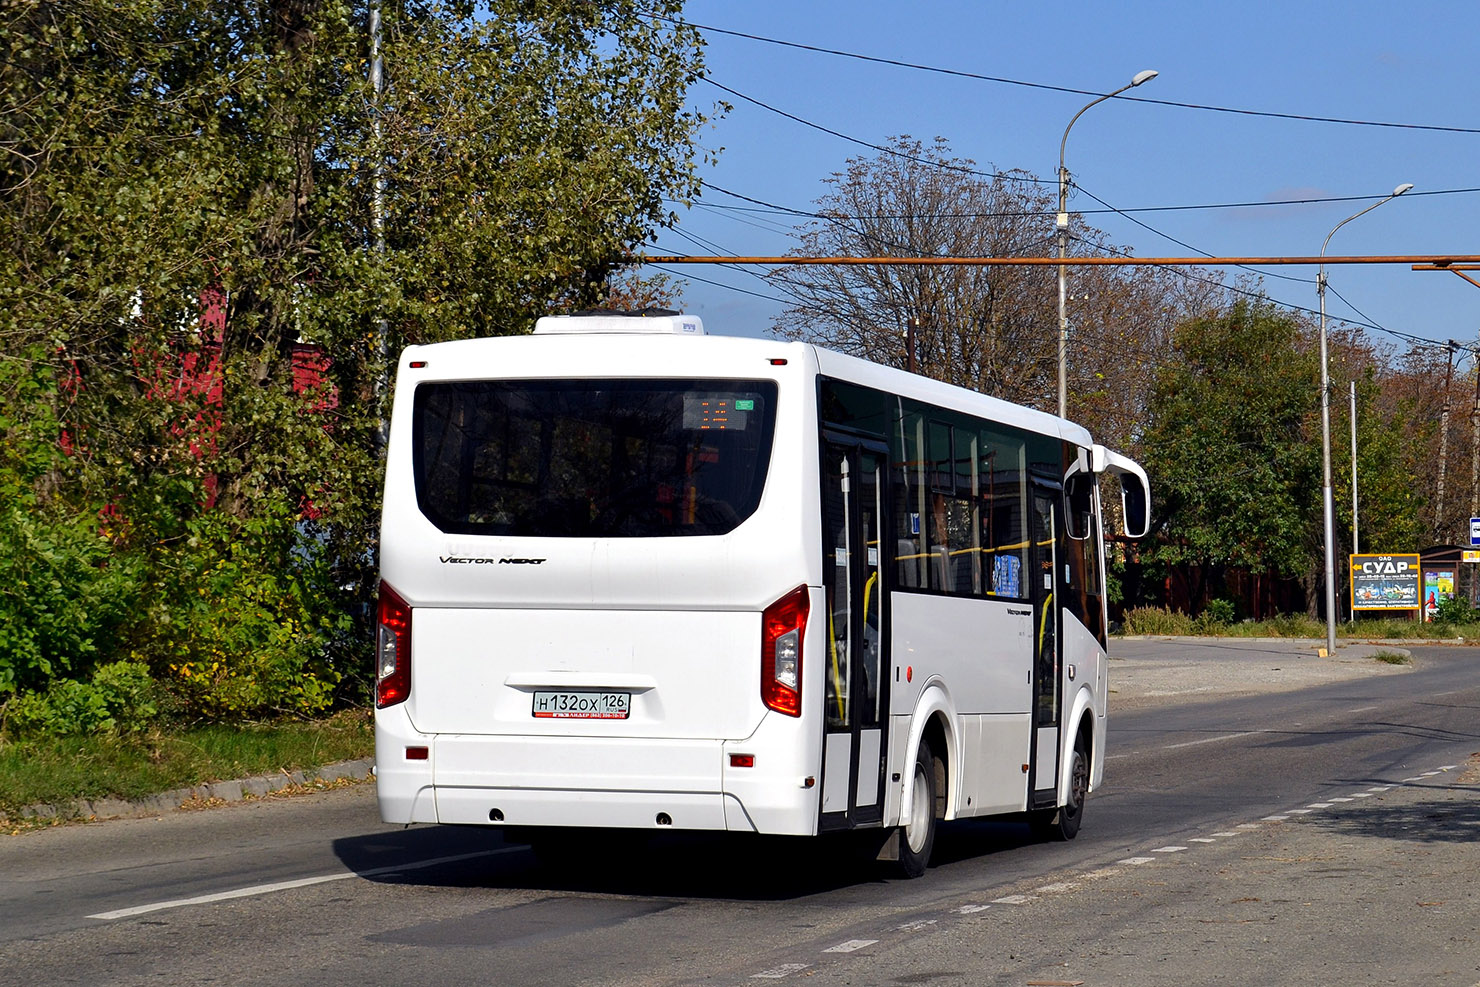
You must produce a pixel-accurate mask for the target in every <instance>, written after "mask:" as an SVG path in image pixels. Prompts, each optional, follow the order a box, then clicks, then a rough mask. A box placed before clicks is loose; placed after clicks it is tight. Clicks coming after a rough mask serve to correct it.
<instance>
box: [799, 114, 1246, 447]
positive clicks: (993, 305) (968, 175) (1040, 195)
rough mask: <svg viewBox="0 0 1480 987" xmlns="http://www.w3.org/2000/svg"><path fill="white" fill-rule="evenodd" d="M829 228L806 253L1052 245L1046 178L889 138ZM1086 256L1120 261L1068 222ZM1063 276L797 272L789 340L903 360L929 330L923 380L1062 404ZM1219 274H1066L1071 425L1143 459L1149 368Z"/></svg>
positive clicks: (1006, 250)
mask: <svg viewBox="0 0 1480 987" xmlns="http://www.w3.org/2000/svg"><path fill="white" fill-rule="evenodd" d="M827 181H828V183H829V184H830V185H831V186H832V191H831V192H829V193H828V194H827V195H825V196H823V197H822V198H821V199H819V200H818V203H817V205H818V211H817V216H818V218H817V219H815V220H813V221H810V222H808V223H807V224H805V225H803V226H802V227H800V228H799V237H800V240H801V243H800V245H799V246H798V247H797V248H796V249H795V250H793V251H792V253H793V254H794V255H797V256H890V257H904V256H913V257H1031V256H1044V255H1046V254H1048V253H1050V252H1051V251H1052V250H1053V243H1054V215H1055V208H1056V193H1055V191H1054V186H1053V184H1052V183H1051V182H1046V181H1044V180H1042V179H1039V178H1037V177H1036V176H1034V175H1033V174H1032V173H1031V172H1028V171H1024V170H1021V169H1016V170H1012V171H1008V172H1003V173H990V172H984V171H981V170H979V169H978V168H977V166H976V164H975V162H973V161H970V160H968V159H963V158H957V157H953V156H951V153H950V148H949V146H948V144H947V143H946V141H945V140H944V139H943V138H936V140H935V141H934V142H933V143H931V144H929V145H926V144H924V143H923V142H921V141H918V140H914V139H911V138H909V137H899V138H895V139H894V140H893V141H891V143H890V145H889V147H888V148H887V149H886V150H885V151H883V152H881V153H880V154H879V155H878V156H876V157H857V158H851V159H849V161H848V162H847V168H846V171H844V172H843V173H840V174H835V175H833V176H832V177H831V178H829V179H827ZM1070 229H1071V235H1072V238H1073V251H1072V252H1073V253H1074V254H1075V255H1083V254H1099V255H1106V254H1110V255H1114V254H1125V253H1128V251H1124V250H1122V249H1120V248H1117V247H1115V246H1114V245H1113V244H1112V243H1110V242H1109V239H1108V238H1107V237H1106V236H1105V234H1104V233H1102V232H1101V231H1099V230H1096V229H1095V228H1093V227H1092V226H1090V225H1088V224H1087V223H1085V222H1084V219H1083V217H1082V216H1080V215H1078V214H1072V215H1071V226H1070ZM1057 277H1058V273H1057V270H1056V268H1054V267H1051V266H1047V267H1005V266H1004V267H966V266H930V267H898V266H882V265H880V266H867V265H858V266H838V267H816V266H797V267H785V268H779V269H778V270H777V271H775V272H774V273H773V274H771V275H770V280H771V284H772V285H773V287H775V288H777V289H778V290H780V291H781V292H783V293H784V294H786V295H787V296H788V297H789V298H790V299H791V300H792V305H791V307H790V308H788V309H787V310H786V311H785V312H784V313H782V315H781V316H780V317H779V318H778V319H777V321H776V326H775V330H776V331H777V332H778V333H780V334H782V335H785V336H788V337H791V338H799V339H810V340H815V341H818V342H821V343H824V344H825V345H828V346H831V347H834V348H836V349H840V350H842V351H844V352H847V353H852V354H854V355H857V356H862V357H864V358H866V359H870V360H874V361H876V362H880V363H885V364H889V365H892V366H897V367H903V366H905V365H906V364H907V362H908V356H907V353H906V327H907V323H908V321H909V320H910V319H912V318H914V319H918V320H919V326H918V331H917V332H916V334H915V336H916V343H915V346H916V356H917V367H918V369H919V372H920V373H922V374H926V375H927V376H931V377H936V378H938V379H940V380H945V381H948V382H950V383H954V384H959V385H961V386H963V387H969V388H972V389H973V390H977V391H981V392H982V393H986V394H991V395H994V396H996V397H1001V398H1005V399H1007V400H1009V401H1014V402H1016V403H1019V404H1026V405H1029V406H1031V407H1036V408H1040V409H1043V410H1048V411H1053V410H1055V409H1056V408H1057V404H1058V345H1057V340H1058V306H1057V300H1058V287H1057ZM1220 282H1221V275H1219V274H1217V273H1216V272H1214V273H1213V274H1211V275H1210V274H1208V273H1206V272H1202V273H1199V274H1197V275H1195V276H1191V277H1189V276H1188V274H1187V272H1183V271H1178V270H1172V269H1156V268H1107V267H1095V268H1070V269H1069V273H1068V283H1069V285H1070V288H1069V291H1068V295H1069V305H1068V309H1067V311H1068V320H1069V324H1070V327H1071V336H1070V359H1069V361H1068V362H1069V366H1068V384H1069V386H1068V390H1069V415H1070V417H1071V418H1074V419H1076V420H1078V421H1081V422H1082V423H1084V424H1086V425H1088V426H1089V427H1090V428H1091V429H1092V430H1093V431H1094V433H1095V435H1096V437H1097V438H1099V439H1101V440H1102V441H1105V442H1108V443H1109V444H1112V445H1117V446H1120V447H1122V448H1132V449H1134V448H1135V447H1136V445H1137V443H1138V442H1139V438H1140V425H1141V422H1142V421H1143V420H1144V417H1145V414H1144V412H1145V403H1144V395H1145V394H1146V392H1147V391H1148V390H1149V387H1148V385H1149V375H1150V371H1151V368H1153V367H1154V366H1156V365H1157V364H1158V363H1159V362H1160V360H1161V359H1162V357H1163V354H1164V353H1165V350H1166V347H1167V345H1168V340H1169V338H1170V334H1171V328H1172V326H1173V325H1174V324H1175V323H1176V322H1177V321H1178V320H1179V319H1181V318H1183V317H1185V316H1186V315H1188V314H1189V313H1192V312H1198V311H1203V310H1205V309H1207V308H1208V307H1209V306H1210V305H1212V304H1214V303H1215V302H1217V301H1219V300H1221V297H1222V288H1221V283H1220Z"/></svg>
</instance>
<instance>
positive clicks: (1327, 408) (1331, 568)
mask: <svg viewBox="0 0 1480 987" xmlns="http://www.w3.org/2000/svg"><path fill="white" fill-rule="evenodd" d="M1411 188H1413V185H1412V184H1411V183H1408V182H1404V183H1403V184H1402V185H1399V186H1398V187H1397V188H1395V189H1393V191H1392V194H1391V195H1388V196H1387V197H1386V198H1382V199H1378V200H1377V201H1376V202H1374V203H1372V205H1370V206H1368V207H1367V208H1366V209H1363V210H1362V211H1361V212H1358V213H1353V214H1352V215H1350V216H1348V217H1346V219H1343V220H1342V221H1341V222H1339V223H1337V224H1336V226H1335V227H1333V228H1332V230H1331V232H1330V233H1327V234H1326V242H1325V243H1323V244H1321V266H1320V270H1319V272H1318V273H1317V274H1316V294H1317V295H1319V296H1320V300H1321V510H1322V512H1323V513H1324V515H1325V528H1326V653H1327V654H1328V655H1333V654H1335V653H1336V546H1335V541H1336V520H1335V512H1336V508H1335V504H1334V502H1333V501H1332V498H1331V376H1330V370H1331V368H1330V366H1329V365H1328V363H1327V358H1326V264H1325V257H1326V247H1328V246H1329V245H1330V243H1331V238H1332V237H1333V236H1335V235H1336V231H1337V230H1339V229H1341V228H1342V227H1343V226H1345V225H1346V224H1347V223H1350V222H1351V221H1352V220H1354V219H1356V218H1357V217H1358V216H1365V215H1366V214H1367V213H1369V212H1371V211H1372V210H1374V209H1376V208H1377V207H1378V206H1380V205H1382V204H1383V203H1384V202H1388V201H1391V200H1392V199H1396V198H1397V197H1398V196H1400V195H1402V194H1403V193H1404V192H1407V191H1408V190H1409V189H1411ZM1356 468H1357V464H1356V461H1355V459H1353V461H1352V470H1353V474H1354V475H1355V471H1356Z"/></svg>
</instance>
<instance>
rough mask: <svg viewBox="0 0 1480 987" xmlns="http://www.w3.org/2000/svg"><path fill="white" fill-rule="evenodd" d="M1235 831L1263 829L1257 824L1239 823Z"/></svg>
mask: <svg viewBox="0 0 1480 987" xmlns="http://www.w3.org/2000/svg"><path fill="white" fill-rule="evenodd" d="M1236 828H1237V829H1263V828H1264V827H1263V826H1261V825H1259V824H1258V823H1239V824H1238V826H1237V827H1236Z"/></svg>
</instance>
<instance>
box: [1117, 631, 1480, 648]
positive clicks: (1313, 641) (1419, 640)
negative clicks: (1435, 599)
mask: <svg viewBox="0 0 1480 987" xmlns="http://www.w3.org/2000/svg"><path fill="white" fill-rule="evenodd" d="M1110 640H1111V641H1112V642H1114V641H1186V642H1189V643H1193V644H1196V643H1203V644H1207V643H1208V642H1212V641H1233V642H1239V641H1247V642H1249V643H1251V644H1290V645H1296V646H1298V647H1301V648H1312V649H1314V648H1324V647H1325V646H1326V642H1325V640H1324V639H1322V638H1314V637H1238V636H1232V635H1230V636H1219V635H1214V634H1206V635H1203V634H1113V635H1111V637H1110ZM1474 643H1475V642H1474V641H1466V640H1465V639H1464V638H1462V637H1347V638H1338V639H1337V641H1336V650H1337V651H1340V650H1341V649H1342V648H1345V647H1348V646H1350V645H1354V644H1356V645H1374V646H1378V647H1387V646H1389V645H1391V646H1393V647H1399V648H1401V647H1416V646H1417V647H1426V646H1429V645H1449V644H1474Z"/></svg>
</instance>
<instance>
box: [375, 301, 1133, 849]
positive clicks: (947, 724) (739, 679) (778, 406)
mask: <svg viewBox="0 0 1480 987" xmlns="http://www.w3.org/2000/svg"><path fill="white" fill-rule="evenodd" d="M1106 471H1109V472H1114V473H1117V474H1119V475H1120V478H1121V491H1122V496H1123V507H1124V510H1123V512H1122V514H1123V516H1124V517H1125V518H1127V519H1129V520H1128V522H1127V525H1126V527H1127V528H1128V529H1129V530H1128V531H1127V534H1129V535H1132V536H1139V535H1140V534H1143V533H1144V531H1145V528H1146V525H1147V523H1148V518H1149V503H1148V490H1147V484H1146V476H1145V473H1144V472H1143V471H1142V470H1141V468H1140V467H1139V466H1137V465H1136V464H1135V463H1134V462H1132V461H1131V460H1129V459H1127V458H1125V457H1123V456H1120V455H1118V454H1116V453H1114V452H1111V451H1109V450H1107V449H1105V448H1104V447H1102V446H1097V445H1095V444H1094V443H1093V442H1092V441H1091V439H1090V436H1089V434H1088V433H1087V432H1086V431H1085V430H1084V429H1083V428H1081V427H1079V426H1077V425H1074V424H1071V423H1070V422H1067V421H1064V420H1062V419H1059V418H1057V417H1054V416H1051V415H1048V414H1044V413H1042V412H1038V411H1033V410H1030V409H1027V408H1023V407H1019V406H1016V405H1013V404H1009V403H1007V402H1004V401H1000V400H996V399H994V398H989V397H985V396H983V395H980V394H977V393H974V392H971V391H968V390H965V389H962V388H959V387H954V386H950V385H947V384H943V383H940V382H938V381H934V380H929V379H927V378H924V377H920V376H916V375H914V374H909V373H905V372H903V371H900V370H896V369H892V368H889V367H884V366H880V365H877V364H873V363H869V362H866V361H863V360H859V359H856V358H853V357H849V356H843V355H841V354H838V353H834V352H830V351H828V350H825V349H821V348H818V347H816V346H813V345H809V344H806V343H798V342H774V341H768V340H762V339H748V338H739V337H727V336H711V335H705V334H704V330H703V327H702V325H701V324H700V322H699V320H698V319H696V318H694V317H692V316H658V317H641V318H639V317H629V316H621V315H590V316H566V317H551V318H543V319H540V320H539V321H538V323H537V325H536V328H535V330H534V333H533V334H532V335H529V336H519V337H508V338H498V339H474V340H466V341H460V342H448V343H438V344H435V345H430V346H412V347H410V348H408V349H407V350H406V351H405V352H404V353H403V354H402V355H401V360H400V366H399V369H398V377H397V381H396V393H395V401H394V411H393V414H392V420H391V430H390V444H389V450H388V460H387V465H386V481H385V482H386V485H385V499H384V514H383V518H382V527H381V578H382V582H381V589H380V609H379V622H380V630H379V636H378V641H377V656H376V661H377V680H378V681H377V696H376V707H377V708H376V714H375V721H376V737H375V741H376V756H375V760H376V780H377V784H378V794H379V799H380V809H381V814H382V817H383V818H384V819H385V820H386V821H387V822H396V823H411V822H429V823H452V824H482V825H490V824H491V825H496V826H508V827H513V828H517V829H518V830H519V832H520V833H521V834H524V835H525V836H528V834H531V833H533V834H535V835H536V836H539V835H542V834H547V833H548V834H550V835H552V836H553V835H554V834H555V833H557V832H559V829H557V828H560V827H608V828H616V829H629V830H630V829H648V830H653V829H664V828H674V829H688V830H715V831H725V830H728V831H744V832H758V833H770V834H791V835H799V836H800V835H815V834H821V833H826V832H832V831H849V830H858V829H867V828H873V829H875V830H877V831H878V833H877V836H878V838H879V844H880V846H881V847H882V849H881V850H880V858H881V859H886V860H897V861H898V865H899V869H900V870H901V871H902V872H904V873H905V874H908V875H911V876H914V875H918V874H920V873H922V872H923V871H924V869H925V866H926V864H927V863H928V861H929V858H930V852H931V847H932V845H933V842H934V837H935V829H936V822H937V820H951V819H962V818H966V817H971V816H988V815H998V814H1009V813H1011V814H1019V815H1021V816H1022V817H1024V818H1026V819H1028V820H1029V821H1030V822H1032V823H1034V824H1035V825H1036V826H1037V828H1038V829H1039V830H1040V831H1041V832H1045V833H1047V834H1049V835H1054V836H1057V837H1058V838H1062V839H1067V838H1070V837H1072V836H1073V835H1074V834H1075V832H1076V831H1077V830H1078V828H1079V824H1080V818H1081V813H1082V812H1083V809H1084V800H1085V796H1086V794H1087V793H1088V792H1091V791H1093V790H1094V789H1095V788H1096V786H1098V785H1099V784H1100V779H1101V776H1102V773H1103V769H1104V763H1105V751H1104V748H1105V699H1106V657H1105V633H1106V625H1105V596H1104V585H1105V577H1104V553H1103V542H1102V540H1101V532H1100V501H1099V493H1098V489H1099V485H1098V483H1097V482H1096V478H1097V476H1098V475H1099V474H1101V473H1103V472H1106ZM541 827H549V828H551V829H542V828H541Z"/></svg>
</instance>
